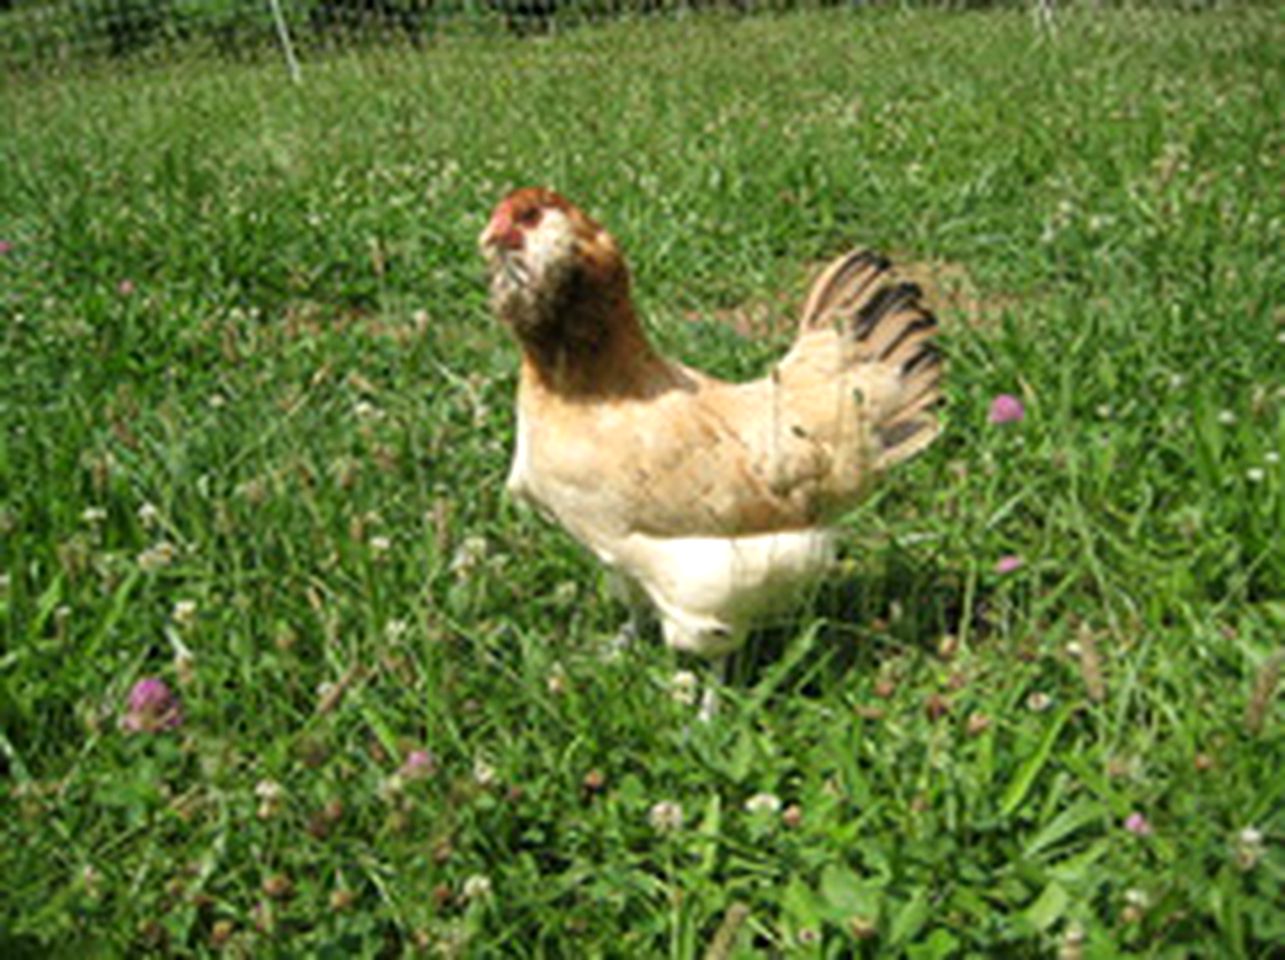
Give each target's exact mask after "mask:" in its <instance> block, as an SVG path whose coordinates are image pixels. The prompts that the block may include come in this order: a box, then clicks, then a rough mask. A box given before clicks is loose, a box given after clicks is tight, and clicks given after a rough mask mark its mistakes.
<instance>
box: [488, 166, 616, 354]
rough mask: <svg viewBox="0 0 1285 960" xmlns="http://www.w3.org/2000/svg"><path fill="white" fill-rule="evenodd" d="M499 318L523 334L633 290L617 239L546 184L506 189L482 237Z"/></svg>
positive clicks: (559, 322) (547, 328)
mask: <svg viewBox="0 0 1285 960" xmlns="http://www.w3.org/2000/svg"><path fill="white" fill-rule="evenodd" d="M478 242H479V245H480V246H481V249H482V255H483V256H484V257H486V261H487V266H488V268H489V270H490V274H491V296H492V300H493V303H494V305H495V310H496V312H497V313H498V314H499V316H500V319H501V320H503V321H505V322H506V323H509V324H511V325H512V327H513V328H514V331H515V332H516V333H517V334H518V335H519V336H522V337H528V336H534V335H537V334H539V333H542V332H550V333H551V332H553V329H552V328H554V327H561V326H564V325H565V324H567V323H571V322H573V318H574V314H575V313H576V312H577V311H578V308H579V307H582V306H592V307H594V308H595V309H601V308H603V307H606V306H609V305H610V304H612V303H614V302H615V301H617V300H618V299H619V298H621V297H624V296H627V295H628V286H629V281H628V272H627V270H626V269H625V265H624V261H623V260H622V259H621V256H620V252H619V250H618V249H617V247H616V242H615V241H614V240H613V239H612V238H611V235H610V234H609V233H607V231H606V230H604V229H603V228H602V227H601V226H599V225H598V224H597V223H596V222H594V220H592V219H591V218H590V217H588V216H586V215H585V214H584V213H583V212H581V211H580V210H579V209H578V208H577V207H576V206H575V205H574V204H572V203H571V202H570V201H568V200H567V199H565V198H564V197H562V196H560V195H559V194H557V193H555V192H554V191H552V190H548V189H545V188H543V187H524V188H522V189H520V190H515V191H513V192H512V193H510V194H509V195H508V196H506V197H505V198H504V199H503V200H501V201H500V202H499V204H498V205H497V206H496V208H495V212H494V213H492V214H491V219H490V221H489V222H488V223H487V225H486V229H485V230H483V231H482V235H481V237H480V238H479V240H478Z"/></svg>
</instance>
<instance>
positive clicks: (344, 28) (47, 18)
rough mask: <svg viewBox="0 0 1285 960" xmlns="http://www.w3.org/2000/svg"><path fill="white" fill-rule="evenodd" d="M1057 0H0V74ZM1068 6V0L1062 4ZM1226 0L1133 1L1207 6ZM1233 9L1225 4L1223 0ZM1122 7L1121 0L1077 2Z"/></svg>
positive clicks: (1042, 15) (1039, 5)
mask: <svg viewBox="0 0 1285 960" xmlns="http://www.w3.org/2000/svg"><path fill="white" fill-rule="evenodd" d="M1056 2H1057V0H895V2H892V0H0V71H6V72H10V73H12V72H15V71H26V70H32V69H36V70H54V71H57V70H60V69H66V68H68V67H71V66H75V65H81V64H87V63H95V62H102V61H104V60H106V61H139V60H158V59H159V60H164V59H170V58H173V57H175V56H176V55H180V54H181V55H192V54H199V53H208V54H212V55H215V56H219V57H226V58H231V59H244V58H247V57H251V56H261V55H263V54H264V53H274V54H275V53H279V54H280V55H281V56H282V57H283V58H284V59H285V61H286V62H287V63H288V65H289V66H290V68H291V70H292V71H293V72H295V73H296V75H297V73H298V60H299V58H305V59H306V58H307V57H310V56H315V55H319V54H321V53H324V52H325V51H328V50H335V49H346V48H349V47H351V46H354V45H359V44H383V45H389V44H403V45H409V46H424V45H427V44H431V43H432V42H433V41H434V40H436V39H439V38H442V37H444V36H450V35H452V34H455V35H458V34H473V35H475V34H479V33H481V34H485V33H495V34H497V35H498V34H509V35H518V36H530V35H537V34H548V33H555V32H557V31H559V30H563V29H572V28H574V27H575V26H577V25H579V24H583V23H585V22H592V21H600V20H604V19H611V18H626V17H655V16H671V17H681V16H683V15H685V14H687V13H690V12H694V11H708V10H711V9H719V10H723V11H725V12H727V13H729V14H732V15H751V14H755V13H762V12H771V11H784V10H790V9H796V8H802V7H824V6H830V7H836V6H866V5H877V4H885V5H895V6H898V7H907V6H935V7H948V8H953V9H969V8H979V7H995V6H1009V7H1015V6H1021V7H1027V8H1029V9H1030V10H1031V11H1032V13H1033V14H1034V17H1035V20H1036V22H1037V23H1043V24H1046V25H1047V24H1049V23H1051V22H1052V21H1053V18H1054V16H1055V3H1056ZM1063 2H1066V0H1063ZM1218 2H1219V0H1167V2H1166V0H1157V2H1156V3H1151V4H1147V3H1145V2H1144V3H1142V4H1138V3H1136V2H1134V3H1131V4H1129V5H1160V6H1180V7H1187V8H1193V9H1195V8H1205V7H1209V6H1213V5H1217V4H1218ZM1224 2H1225V0H1224ZM1077 4H1078V5H1081V6H1084V5H1089V6H1120V5H1122V4H1121V3H1120V2H1119V0H1077Z"/></svg>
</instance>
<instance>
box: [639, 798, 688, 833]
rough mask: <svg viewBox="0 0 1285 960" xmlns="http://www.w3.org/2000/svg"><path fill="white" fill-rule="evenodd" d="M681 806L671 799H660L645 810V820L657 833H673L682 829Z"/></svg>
mask: <svg viewBox="0 0 1285 960" xmlns="http://www.w3.org/2000/svg"><path fill="white" fill-rule="evenodd" d="M683 819H684V818H683V808H682V806H681V805H680V804H677V803H675V802H674V801H672V800H661V801H660V802H659V803H656V804H653V805H652V808H651V809H650V810H649V811H647V822H648V823H649V824H651V827H652V829H653V830H655V831H657V832H658V833H673V832H674V831H677V830H681V829H683Z"/></svg>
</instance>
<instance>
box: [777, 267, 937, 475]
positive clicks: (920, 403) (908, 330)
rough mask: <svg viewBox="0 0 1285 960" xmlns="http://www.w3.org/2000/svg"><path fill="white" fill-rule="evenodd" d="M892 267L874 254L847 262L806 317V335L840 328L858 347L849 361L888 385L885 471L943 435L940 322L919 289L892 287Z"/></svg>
mask: <svg viewBox="0 0 1285 960" xmlns="http://www.w3.org/2000/svg"><path fill="white" fill-rule="evenodd" d="M890 269H891V264H890V262H889V261H888V259H887V258H886V257H883V256H881V255H879V254H877V253H874V252H872V251H869V250H860V251H856V252H854V253H850V254H848V255H846V256H844V257H840V258H839V259H838V260H836V261H835V262H834V263H832V264H831V265H830V266H829V268H827V269H826V271H825V272H824V273H822V274H821V276H820V277H819V278H818V279H817V281H816V283H815V284H814V285H813V288H812V292H811V294H810V295H809V297H808V300H807V304H806V306H805V307H804V311H803V319H802V325H803V327H804V329H816V328H819V327H823V326H833V327H835V328H837V329H838V330H840V331H841V333H842V335H843V336H844V337H845V338H847V341H848V343H849V344H850V345H851V347H852V352H851V353H850V355H849V356H850V358H851V359H850V362H851V363H852V364H853V365H854V366H856V367H861V366H863V365H871V366H872V367H874V368H875V369H874V370H872V371H871V372H872V373H875V374H876V375H875V376H874V377H872V380H873V382H877V383H879V384H880V385H881V390H880V394H881V396H880V397H879V398H878V402H877V403H875V404H873V405H872V412H873V413H874V414H875V416H876V417H877V424H876V426H875V435H876V436H877V438H878V440H879V444H880V447H881V450H880V452H879V454H878V455H877V458H876V461H875V467H876V469H880V470H883V469H886V468H888V467H891V466H893V465H895V464H897V463H900V462H901V461H903V460H907V459H909V458H910V457H912V456H914V455H915V454H917V453H919V452H920V451H921V450H923V449H924V448H925V447H927V446H928V445H929V444H930V443H932V441H933V440H934V439H935V438H936V436H937V434H938V433H940V432H941V423H940V421H939V419H938V417H937V413H936V409H937V407H938V406H939V405H940V402H941V378H942V372H943V362H942V356H941V351H940V350H939V349H938V348H937V346H936V344H935V343H934V339H935V337H936V335H937V330H938V326H937V319H936V318H935V317H934V316H933V315H932V313H931V312H930V311H929V310H928V309H927V308H925V307H924V305H923V303H922V302H921V299H922V297H923V291H922V290H920V288H919V286H918V285H916V284H914V283H906V282H894V281H892V280H891V279H889V277H888V273H889V271H890ZM878 368H883V369H882V370H879V369H878Z"/></svg>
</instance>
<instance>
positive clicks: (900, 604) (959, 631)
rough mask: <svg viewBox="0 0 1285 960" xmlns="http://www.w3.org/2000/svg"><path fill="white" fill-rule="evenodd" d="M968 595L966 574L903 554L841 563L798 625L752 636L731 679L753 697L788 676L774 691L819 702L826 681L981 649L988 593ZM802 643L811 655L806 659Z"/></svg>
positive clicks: (977, 590)
mask: <svg viewBox="0 0 1285 960" xmlns="http://www.w3.org/2000/svg"><path fill="white" fill-rule="evenodd" d="M968 589H969V588H968V580H967V576H966V575H965V574H964V573H962V572H960V571H958V570H953V569H950V568H948V567H944V566H942V565H941V564H940V563H938V562H937V561H936V559H935V558H932V557H923V556H920V555H917V554H913V553H911V552H908V551H906V550H904V549H900V548H895V547H889V548H887V549H886V550H884V551H883V552H882V553H881V554H880V555H878V556H876V557H871V558H870V560H869V562H866V563H860V564H853V563H851V562H848V563H842V564H840V567H839V569H838V570H836V571H835V572H834V573H833V574H831V575H830V576H829V577H827V578H826V580H825V581H823V582H822V583H821V584H820V585H819V586H818V587H817V590H816V595H815V597H814V598H813V600H812V601H811V602H810V604H809V605H808V606H807V607H806V608H805V610H804V612H803V613H802V614H800V615H799V616H798V617H796V618H795V620H794V621H792V622H791V623H788V624H785V625H782V626H779V627H772V628H768V629H763V630H758V631H755V632H754V633H753V634H752V635H751V636H750V640H749V642H748V643H747V644H746V645H745V647H744V648H743V649H742V650H741V651H740V652H739V653H738V654H737V659H736V662H735V663H734V665H733V667H732V672H731V676H732V677H733V678H735V681H736V683H737V684H738V685H741V686H743V687H744V688H745V689H750V688H753V687H756V686H757V685H758V684H759V683H760V682H762V681H764V680H765V679H767V678H768V677H769V676H770V675H772V674H773V672H774V671H778V670H781V669H784V670H786V671H787V674H788V675H787V676H785V677H778V678H775V679H774V680H773V685H774V686H777V687H781V688H783V689H787V690H790V691H791V692H793V693H802V694H804V695H821V694H822V693H823V690H822V679H823V678H824V680H825V683H826V685H839V686H847V685H849V683H850V682H851V681H852V680H853V679H854V678H856V679H857V680H858V682H859V680H860V678H867V677H868V678H874V677H875V676H877V675H878V673H879V671H880V668H881V667H882V666H883V665H885V664H886V663H888V662H890V661H893V660H896V659H898V658H901V657H903V656H906V655H907V654H915V653H920V654H923V653H926V654H930V655H937V654H940V653H946V652H948V651H944V650H943V646H944V645H951V644H953V643H954V642H955V641H954V638H958V637H961V636H967V637H969V638H970V639H971V640H972V641H974V642H976V641H977V640H979V639H981V638H983V637H985V635H986V634H987V632H988V631H989V629H990V626H989V622H988V617H987V613H988V609H989V606H990V603H989V599H988V593H989V591H988V590H986V589H985V588H982V587H980V586H975V587H974V592H973V594H972V596H971V597H970V596H969V594H968ZM808 620H811V621H813V622H814V624H815V626H814V631H815V632H814V633H813V635H812V638H811V642H807V641H803V640H801V630H800V627H801V625H802V624H804V623H805V622H806V621H808ZM801 642H807V647H808V650H807V652H806V653H804V654H802V655H800V654H799V653H798V652H797V647H798V645H799V644H800V643H801Z"/></svg>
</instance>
